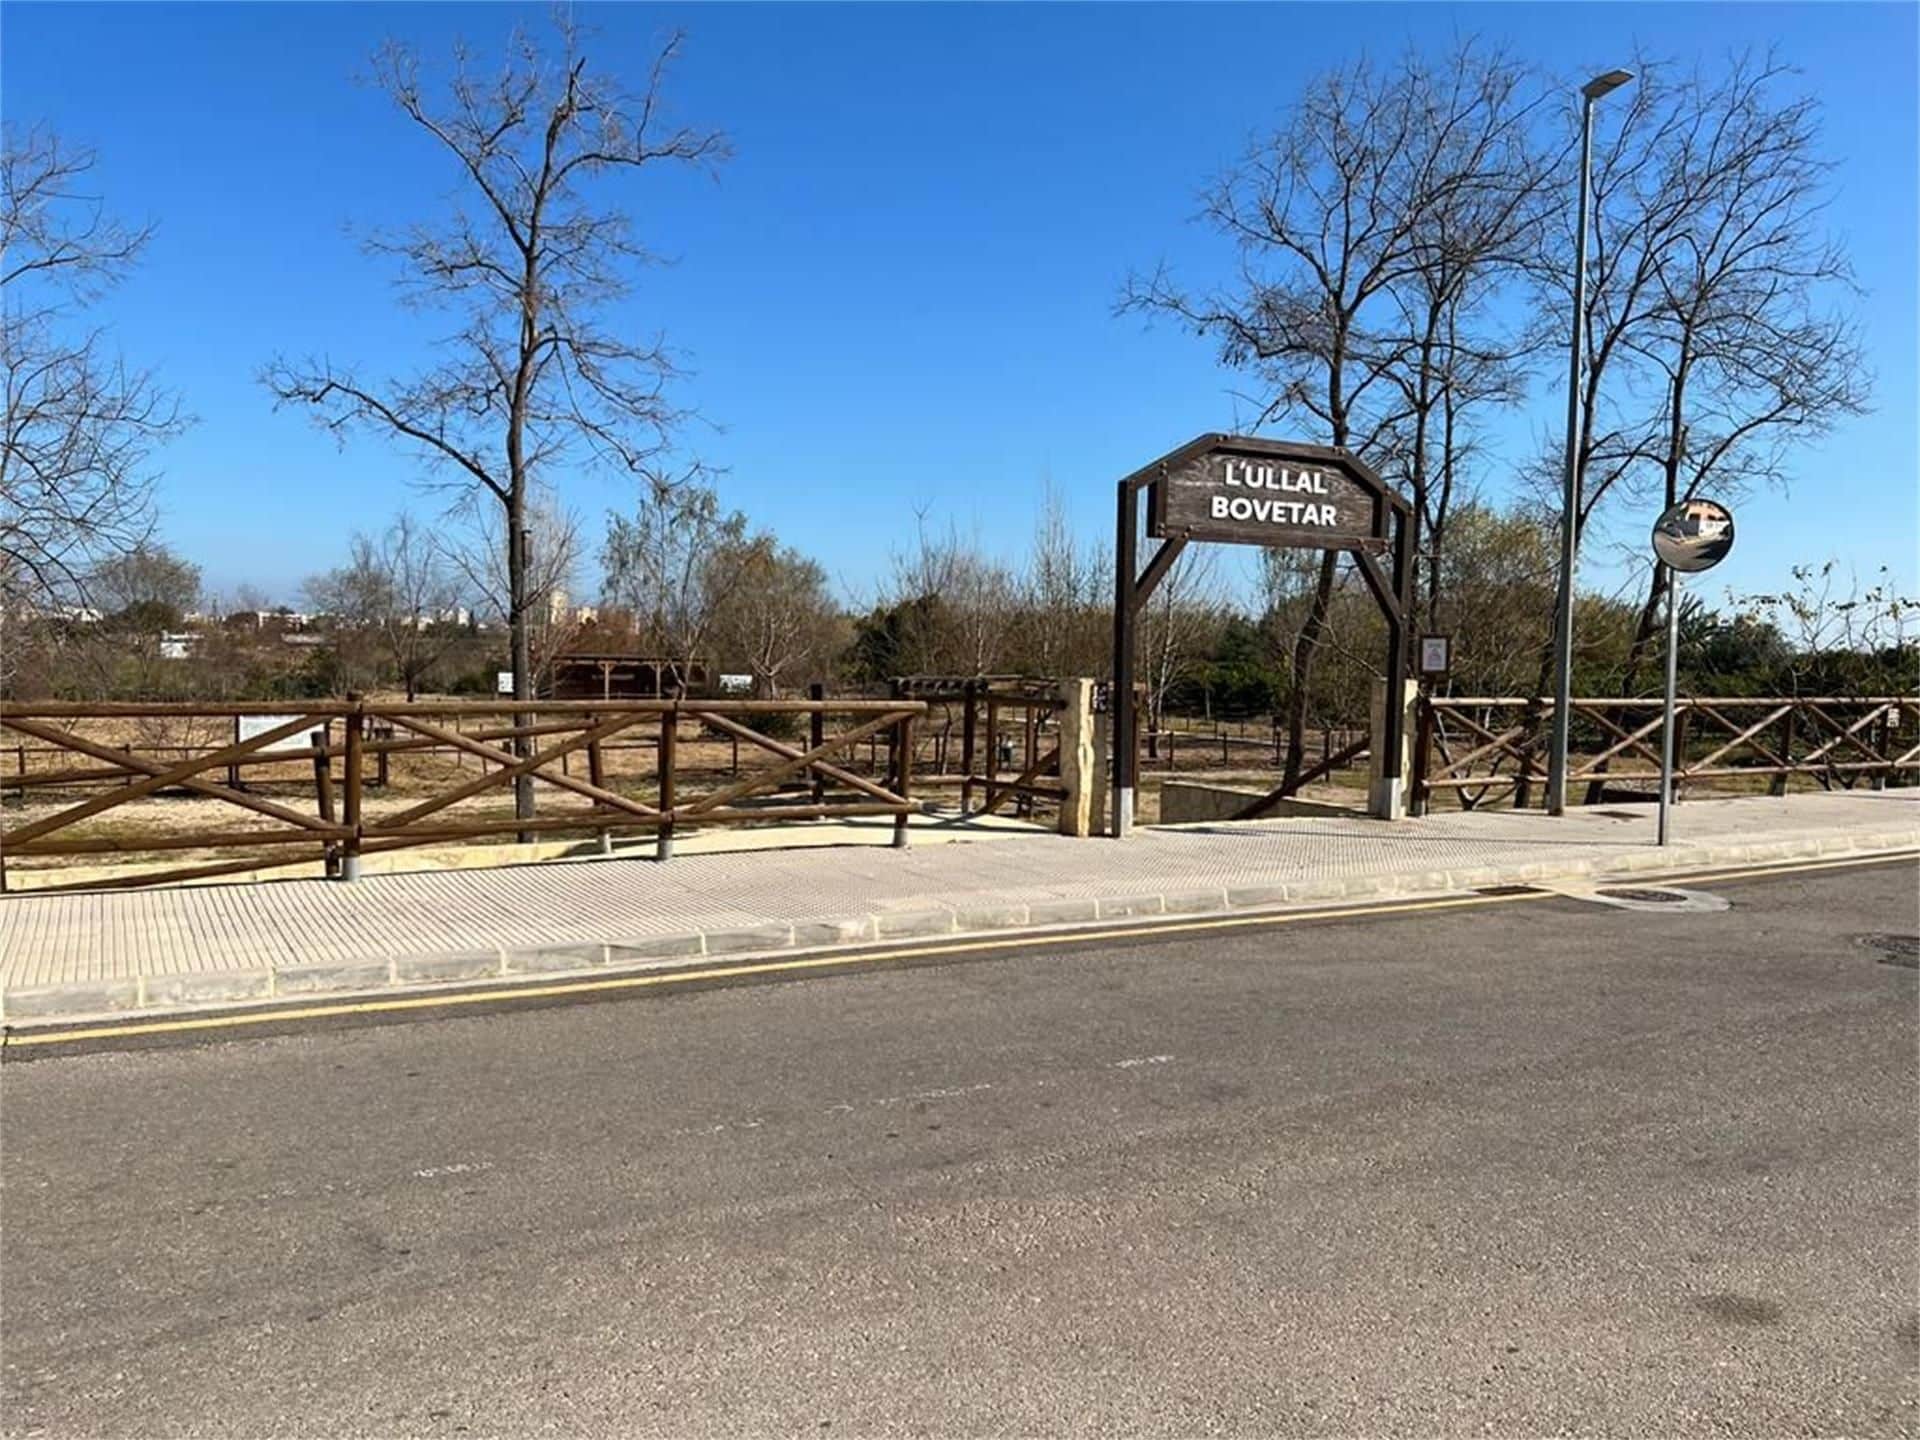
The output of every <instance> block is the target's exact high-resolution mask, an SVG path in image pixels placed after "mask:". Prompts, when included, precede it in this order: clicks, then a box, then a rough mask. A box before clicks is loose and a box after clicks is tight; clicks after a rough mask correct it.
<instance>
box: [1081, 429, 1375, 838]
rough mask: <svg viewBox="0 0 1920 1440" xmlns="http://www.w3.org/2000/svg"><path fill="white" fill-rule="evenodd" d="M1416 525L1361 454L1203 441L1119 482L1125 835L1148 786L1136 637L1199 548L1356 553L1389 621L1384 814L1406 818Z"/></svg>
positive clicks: (1120, 762)
mask: <svg viewBox="0 0 1920 1440" xmlns="http://www.w3.org/2000/svg"><path fill="white" fill-rule="evenodd" d="M1143 490H1144V491H1146V493H1147V517H1148V518H1147V534H1148V535H1149V536H1151V537H1153V538H1156V539H1158V540H1159V541H1160V542H1161V543H1160V547H1159V549H1157V550H1155V551H1154V553H1153V558H1152V559H1150V560H1149V561H1148V562H1147V566H1146V569H1144V570H1141V569H1140V568H1139V548H1140V547H1139V538H1140V492H1141V491H1143ZM1412 519H1413V511H1412V507H1411V506H1409V505H1408V504H1407V502H1406V501H1405V500H1403V499H1401V498H1400V497H1399V496H1398V495H1396V494H1394V493H1393V490H1392V488H1391V487H1390V486H1388V485H1387V483H1386V482H1385V481H1384V480H1382V479H1381V478H1380V477H1379V476H1378V475H1376V474H1375V473H1374V472H1373V470H1372V469H1371V468H1369V467H1368V466H1367V465H1365V464H1363V463H1362V462H1361V461H1360V460H1358V459H1357V458H1355V457H1354V456H1353V455H1352V454H1351V453H1350V452H1348V451H1346V450H1344V449H1338V448H1333V447H1329V446H1325V445H1302V444H1298V443H1296V442H1293V441H1287V440H1266V439H1259V438H1256V437H1254V436H1250V435H1220V434H1213V435H1202V436H1200V437H1199V438H1197V439H1195V440H1191V441H1189V442H1188V443H1187V444H1185V445H1182V446H1181V447H1180V448H1179V449H1178V450H1175V451H1173V452H1172V453H1171V454H1168V455H1164V456H1162V457H1161V458H1160V459H1158V460H1156V461H1154V462H1153V463H1152V464H1151V465H1148V466H1145V467H1144V468H1142V469H1139V470H1136V471H1135V472H1134V473H1133V474H1131V475H1129V476H1128V477H1127V478H1126V479H1124V480H1122V481H1121V482H1120V485H1119V507H1118V524H1117V527H1116V542H1115V554H1114V579H1115V586H1114V606H1113V695H1114V703H1113V768H1114V775H1113V834H1114V835H1115V837H1117V838H1118V837H1124V836H1125V835H1126V833H1127V832H1128V831H1129V830H1130V829H1132V828H1133V799H1134V791H1135V788H1136V786H1137V783H1138V775H1137V769H1138V765H1139V755H1138V752H1137V749H1136V745H1137V740H1136V735H1135V728H1136V727H1135V716H1134V710H1133V704H1132V700H1131V697H1132V695H1133V651H1134V631H1135V628H1136V624H1137V621H1138V619H1139V614H1140V609H1141V607H1142V606H1143V605H1145V604H1146V602H1147V599H1148V598H1149V597H1150V596H1151V595H1152V594H1153V592H1154V590H1155V589H1156V588H1157V587H1158V586H1159V584H1160V582H1161V581H1162V580H1164V579H1166V576H1167V571H1168V570H1169V569H1170V568H1172V566H1173V562H1174V561H1175V560H1177V559H1179V557H1180V552H1181V551H1182V550H1184V549H1186V547H1187V545H1188V544H1189V543H1190V542H1192V541H1195V540H1199V541H1205V542H1211V543H1220V544H1227V545H1259V546H1263V547H1266V548H1268V549H1276V548H1286V549H1310V550H1340V551H1344V552H1345V553H1346V554H1348V555H1351V556H1352V557H1353V562H1354V564H1355V565H1356V566H1357V567H1358V568H1359V570H1360V574H1361V575H1362V576H1363V577H1364V578H1365V579H1366V582H1367V588H1368V589H1369V590H1371V591H1372V592H1373V598H1374V599H1375V600H1376V601H1378V602H1379V605H1380V611H1381V613H1382V614H1383V615H1385V616H1386V619H1387V636H1388V639H1387V706H1386V717H1385V724H1384V727H1383V733H1382V734H1381V735H1380V736H1379V737H1378V740H1379V743H1380V744H1381V745H1382V746H1383V747H1384V748H1385V751H1386V753H1385V755H1384V756H1383V757H1382V769H1381V772H1380V773H1382V774H1383V775H1384V776H1385V777H1386V782H1387V789H1388V792H1389V794H1388V796H1387V797H1386V801H1385V807H1386V810H1387V812H1388V813H1396V812H1397V811H1398V808H1399V794H1398V792H1399V791H1400V789H1401V787H1402V785H1403V784H1404V779H1403V776H1402V775H1401V759H1402V757H1401V751H1402V750H1403V749H1404V748H1405V747H1404V745H1403V743H1402V732H1403V730H1404V728H1405V716H1404V715H1403V713H1402V706H1401V704H1400V703H1398V701H1399V698H1400V697H1401V696H1402V695H1404V694H1405V691H1406V677H1407V656H1408V643H1409V638H1410V627H1409V625H1408V617H1409V616H1410V615H1411V614H1412V612H1413V596H1412V590H1413V554H1412V548H1411V547H1412V542H1413V525H1412ZM1383 562H1384V563H1383ZM1269 798H1272V797H1269ZM1376 808H1378V802H1376Z"/></svg>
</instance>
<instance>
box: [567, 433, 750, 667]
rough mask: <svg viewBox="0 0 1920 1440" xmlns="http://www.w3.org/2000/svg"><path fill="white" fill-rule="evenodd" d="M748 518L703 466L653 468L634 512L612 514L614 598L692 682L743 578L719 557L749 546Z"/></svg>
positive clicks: (609, 580)
mask: <svg viewBox="0 0 1920 1440" xmlns="http://www.w3.org/2000/svg"><path fill="white" fill-rule="evenodd" d="M746 532H747V519H746V516H744V515H742V514H741V513H740V512H739V511H737V510H733V511H729V510H723V509H722V508H721V506H720V497H719V495H718V494H717V493H716V492H715V490H714V488H713V486H712V485H711V484H709V483H708V479H707V475H706V473H705V472H704V471H703V470H701V469H700V468H699V467H698V466H694V467H692V468H690V469H687V470H684V471H682V472H680V473H679V474H677V475H675V474H669V473H667V472H666V471H664V470H660V469H657V468H655V469H649V470H648V471H647V473H646V474H645V475H643V476H642V479H641V484H640V495H639V503H638V504H637V505H636V506H635V508H634V513H633V514H632V515H631V516H626V515H620V514H617V513H616V514H610V515H608V517H607V538H606V543H605V545H604V546H603V547H602V550H601V565H602V568H603V569H604V571H605V573H606V598H607V599H608V600H609V601H611V602H612V603H613V604H615V605H618V606H620V607H622V608H623V609H626V610H628V611H630V612H631V613H632V614H633V617H634V621H635V624H636V625H637V626H638V627H639V630H640V633H641V634H642V635H643V636H644V637H645V638H646V640H647V642H648V643H649V644H650V645H652V646H653V648H654V652H655V654H656V655H657V656H658V657H660V658H661V659H664V660H666V661H667V662H668V664H669V665H670V666H671V667H672V670H673V674H674V677H675V679H676V680H677V681H678V682H679V683H680V684H681V685H683V686H684V685H686V684H687V683H688V682H689V681H690V679H691V678H692V666H693V664H694V662H695V661H698V660H704V659H706V658H707V648H708V641H709V639H710V637H711V635H712V632H713V626H714V623H715V621H716V619H717V618H718V616H719V614H720V611H721V609H722V607H724V606H725V604H726V603H727V601H728V599H729V598H731V596H732V594H733V592H734V590H735V588H736V587H737V586H739V585H740V584H742V583H743V581H744V578H745V577H744V575H743V574H742V572H741V571H740V570H739V569H738V568H728V567H725V566H721V565H716V564H715V563H714V559H715V557H716V556H718V555H720V554H722V553H724V552H726V551H728V550H730V549H732V548H733V547H735V546H737V545H739V544H741V543H742V542H743V541H744V540H745V538H746Z"/></svg>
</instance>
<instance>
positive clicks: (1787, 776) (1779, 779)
mask: <svg viewBox="0 0 1920 1440" xmlns="http://www.w3.org/2000/svg"><path fill="white" fill-rule="evenodd" d="M1780 766H1781V769H1780V773H1779V774H1778V775H1776V776H1774V777H1773V783H1772V784H1771V785H1769V786H1768V787H1767V788H1768V790H1770V791H1771V792H1772V793H1773V794H1775V795H1785V794H1786V793H1787V786H1788V784H1789V783H1790V782H1791V781H1792V779H1793V774H1792V767H1793V706H1792V704H1791V703H1789V704H1788V706H1787V713H1786V715H1785V717H1784V718H1783V719H1782V720H1781V722H1780Z"/></svg>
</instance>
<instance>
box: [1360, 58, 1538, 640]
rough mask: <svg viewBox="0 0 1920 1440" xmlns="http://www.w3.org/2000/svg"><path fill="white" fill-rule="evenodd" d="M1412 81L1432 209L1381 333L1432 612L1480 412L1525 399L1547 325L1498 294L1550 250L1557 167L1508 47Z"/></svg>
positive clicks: (1411, 165)
mask: <svg viewBox="0 0 1920 1440" xmlns="http://www.w3.org/2000/svg"><path fill="white" fill-rule="evenodd" d="M1403 83H1405V84H1406V85H1408V86H1409V87H1411V88H1412V89H1413V90H1414V91H1415V92H1416V93H1417V94H1418V95H1421V96H1424V97H1425V106H1424V109H1425V115H1424V116H1423V119H1422V123H1421V124H1420V126H1419V128H1418V130H1417V131H1416V136H1415V141H1414V143H1412V144H1410V145H1408V146H1407V148H1406V149H1405V150H1404V151H1403V152H1402V154H1401V159H1402V161H1403V162H1404V163H1403V166H1402V171H1401V175H1402V178H1401V186H1402V189H1403V191H1404V194H1405V197H1406V198H1405V202H1404V203H1405V204H1406V206H1407V208H1408V209H1409V210H1412V211H1415V212H1417V213H1418V214H1419V215H1420V216H1421V217H1422V218H1421V223H1420V225H1419V227H1418V228H1417V229H1416V230H1415V231H1414V233H1413V236H1412V247H1411V263H1410V264H1409V265H1408V266H1407V267H1406V269H1405V271H1404V272H1403V274H1402V275H1401V277H1400V278H1399V279H1398V281H1397V282H1396V283H1395V284H1393V285H1392V286H1390V287H1389V290H1388V295H1389V297H1390V298H1391V301H1392V311H1393V318H1392V319H1391V320H1390V321H1389V322H1387V325H1386V327H1385V329H1384V331H1383V333H1382V335H1381V336H1380V340H1379V344H1380V347H1381V349H1382V351H1383V352H1385V353H1389V354H1392V355H1393V356H1395V357H1396V358H1395V362H1394V363H1392V364H1391V365H1389V367H1388V369H1387V378H1388V379H1389V380H1390V381H1391V382H1392V383H1393V385H1394V386H1395V387H1396V389H1397V390H1398V391H1399V393H1400V397H1401V401H1402V404H1403V407H1404V410H1405V415H1406V419H1405V421H1404V422H1403V423H1402V425H1401V426H1400V427H1399V428H1400V433H1399V435H1398V436H1397V443H1396V444H1395V445H1394V447H1393V449H1392V452H1391V453H1390V454H1388V455H1386V456H1384V457H1382V464H1383V466H1384V473H1385V474H1386V476H1387V478H1388V479H1390V480H1392V481H1394V482H1396V483H1397V484H1398V485H1399V486H1400V488H1401V491H1402V493H1403V494H1404V495H1405V496H1406V498H1407V500H1408V501H1409V502H1410V503H1411V505H1412V506H1413V525H1414V534H1413V548H1414V554H1415V557H1416V561H1417V565H1418V568H1419V571H1420V580H1421V582H1422V586H1423V588H1424V590H1425V592H1426V607H1427V612H1428V616H1429V618H1430V619H1431V618H1432V617H1433V616H1435V615H1437V613H1438V611H1439V608H1440V602H1441V590H1442V582H1443V578H1444V576H1445V574H1446V569H1445V565H1444V556H1445V551H1446V541H1447V525H1448V520H1449V518H1450V516H1451V514H1452V510H1453V506H1454V503H1455V501H1456V499H1458V498H1461V497H1462V496H1463V495H1464V494H1465V493H1466V492H1467V491H1469V490H1470V489H1471V487H1472V476H1471V470H1470V467H1471V464H1472V460H1473V457H1474V453H1475V446H1474V433H1473V432H1474V427H1475V422H1476V419H1477V417H1478V415H1479V412H1480V411H1481V409H1482V408H1483V407H1486V406H1488V405H1492V406H1496V407H1503V406H1511V405H1516V404H1518V403H1519V402H1520V401H1521V400H1522V399H1523V398H1524V379H1525V375H1524V370H1523V362H1524V361H1525V359H1526V358H1527V356H1528V354H1529V352H1530V351H1531V350H1532V349H1533V348H1534V347H1535V346H1536V345H1537V343H1538V341H1539V338H1540V337H1539V334H1538V329H1537V327H1527V326H1517V327H1516V326H1512V325H1502V324H1501V323H1499V321H1498V320H1497V318H1496V313H1497V302H1498V300H1499V299H1500V297H1501V295H1502V294H1503V293H1504V291H1505V289H1506V282H1507V281H1509V280H1512V279H1514V278H1517V277H1518V276H1519V275H1521V273H1522V272H1523V267H1524V266H1525V264H1526V262H1527V261H1528V260H1529V259H1531V258H1532V256H1533V255H1534V254H1536V253H1537V250H1538V235H1539V229H1540V222H1541V207H1542V203H1543V199H1544V196H1545V192H1546V185H1545V182H1546V180H1547V178H1548V176H1549V175H1550V173H1551V171H1550V167H1549V166H1548V165H1547V164H1546V163H1545V162H1544V160H1543V158H1542V156H1541V155H1540V153H1539V149H1538V146H1537V145H1536V143H1535V140H1534V134H1533V132H1534V128H1535V121H1536V119H1537V116H1538V112H1539V110H1540V108H1541V105H1542V103H1543V102H1542V98H1541V97H1542V95H1543V93H1544V92H1543V91H1542V90H1541V89H1540V87H1538V86H1535V85H1532V84H1531V83H1530V80H1529V77H1528V76H1527V75H1526V73H1525V72H1524V71H1523V70H1522V69H1521V67H1519V66H1518V65H1516V64H1515V63H1513V62H1512V61H1510V60H1508V59H1507V58H1505V57H1504V56H1502V55H1500V54H1498V53H1493V54H1476V53H1474V52H1473V51H1471V50H1468V51H1466V52H1464V53H1463V54H1462V55H1461V56H1460V57H1459V63H1457V64H1453V65H1449V66H1447V67H1444V68H1443V69H1441V70H1439V71H1434V70H1430V69H1427V68H1424V67H1416V68H1412V69H1410V70H1409V71H1408V72H1407V73H1406V75H1405V77H1404V80H1403Z"/></svg>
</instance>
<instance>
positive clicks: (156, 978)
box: [0, 828, 1920, 1029]
mask: <svg viewBox="0 0 1920 1440" xmlns="http://www.w3.org/2000/svg"><path fill="white" fill-rule="evenodd" d="M1914 849H1920V828H1907V829H1901V830H1883V831H1874V832H1870V833H1861V834H1847V833H1834V832H1828V833H1817V834H1808V835H1804V836H1796V837H1792V838H1787V839H1781V838H1778V837H1775V838H1772V839H1766V840H1756V841H1751V842H1741V843H1732V844H1718V845H1703V846H1694V847H1687V846H1675V847H1673V848H1671V849H1668V850H1659V849H1654V848H1652V847H1647V848H1643V849H1639V850H1635V851H1631V852H1629V853H1627V854H1624V855H1618V856H1607V857H1600V858H1583V859H1578V860H1571V859H1569V860H1553V861H1532V862H1528V863H1526V864H1522V865H1491V866H1484V867H1471V868H1456V869H1451V870H1427V871H1407V872H1402V873H1400V874H1395V875H1368V876H1351V877H1338V876H1336V877H1329V878H1326V879H1320V880H1302V881H1297V882H1288V883H1278V882H1276V883H1268V884H1254V885H1247V886H1240V887H1232V888H1224V889H1212V888H1208V889H1202V890H1192V889H1185V890H1177V891H1134V892H1129V893H1124V894H1115V895H1111V896H1103V897H1097V898H1090V899H1044V900H1034V901H1006V902H998V901H995V900H993V899H991V898H990V897H979V898H973V899H969V900H968V901H966V902H964V903H963V904H961V905H952V906H942V907H941V908H939V909H925V910H913V911H897V912H882V913H877V914H868V915H849V916H845V917H839V918H832V919H826V920H803V921H798V922H794V923H787V922H776V923H770V924H762V925H754V926H748V927H744V928H736V929H727V930H707V931H688V932H686V933H684V934H677V935H647V936H634V937H631V938H618V937H616V938H612V939H608V940H593V941H574V942H569V943H567V944H562V945H551V946H541V947H537V948H531V949H498V950H478V951H467V952H462V953H459V954H435V955H416V956H404V957H401V958H398V959H392V960H385V959H379V960H372V959H370V960H358V961H353V960H349V961H331V962H324V963H317V964H309V965H291V966H278V967H266V968H262V969H258V970H221V971H207V972H203V973H198V974H179V975H153V976H140V977H137V978H134V979H116V980H87V981H80V982H74V983H69V984H60V985H45V986H34V987H30V988H20V989H12V990H7V991H6V992H4V994H0V1022H4V1023H5V1024H6V1025H7V1027H8V1028H10V1029H27V1028H40V1027H43V1026H51V1025H65V1024H71V1023H73V1022H75V1021H80V1020H89V1019H114V1018H118V1019H128V1018H131V1017H132V1016H134V1015H141V1016H150V1017H153V1018H159V1017H160V1016H163V1015H178V1014H184V1013H206V1012H209V1011H218V1010H222V1009H227V1008H235V1009H242V1008H243V1009H258V1008H260V1007H261V1006H262V1004H263V1003H267V1004H270V1003H271V1002H273V1001H275V1000H279V999H296V998H297V999H299V1000H301V1001H319V1000H327V999H344V998H347V997H350V996H357V997H374V998H378V997H382V996H391V995H393V994H395V993H403V994H415V993H431V992H432V991H433V990H434V989H436V988H444V987H448V986H453V985H461V984H470V983H472V982H474V981H479V980H499V981H503V982H505V983H506V984H507V986H509V987H511V986H512V985H514V984H516V983H518V984H523V985H531V984H538V983H542V982H550V981H552V980H554V979H557V978H559V977H562V976H568V975H572V976H614V975H619V974H624V973H640V972H646V971H653V970H663V969H676V968H692V967H697V966H699V965H700V964H701V963H702V962H704V961H705V960H707V959H709V958H712V957H716V956H726V957H728V958H729V959H746V958H748V957H750V956H760V955H767V956H771V955H781V954H799V953H805V954H819V953H832V952H834V951H836V950H847V951H849V952H857V950H858V949H860V948H863V947H867V946H871V945H873V944H875V943H877V942H885V941H915V940H932V939H940V938H949V937H956V936H967V935H973V936H978V935H987V934H997V935H1002V936H1005V935H1009V934H1038V933H1061V932H1064V933H1071V932H1072V930H1073V929H1075V928H1077V927H1085V926H1089V925H1097V924H1099V923H1100V922H1102V921H1110V920H1141V919H1149V918H1152V917H1155V916H1167V917H1185V916H1202V915H1208V914H1215V913H1223V912H1227V911H1233V912H1239V913H1257V912H1263V911H1273V912H1281V911H1287V910H1296V909H1305V908H1313V907H1318V906H1324V905H1326V904H1327V903H1328V902H1332V901H1366V900H1392V899H1401V898H1411V897H1414V896H1423V897H1432V896H1446V895H1449V894H1464V893H1468V892H1471V891H1474V890H1478V889H1484V888H1486V887H1488V886H1494V885H1514V884H1538V883H1546V882H1554V881H1581V880H1599V879H1604V878H1608V877H1618V878H1626V877H1632V878H1638V879H1645V878H1647V877H1649V876H1655V875H1659V874H1661V873H1670V872H1677V871H1694V870H1704V869H1712V868H1714V867H1716V866H1721V865H1734V864H1754V863H1763V862H1769V861H1789V860H1811V859H1823V858H1838V857H1843V856H1868V855H1879V854H1888V853H1897V852H1900V851H1907V850H1914Z"/></svg>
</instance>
